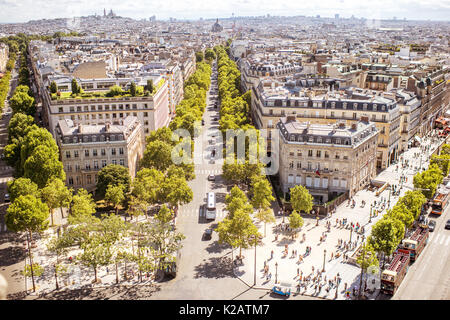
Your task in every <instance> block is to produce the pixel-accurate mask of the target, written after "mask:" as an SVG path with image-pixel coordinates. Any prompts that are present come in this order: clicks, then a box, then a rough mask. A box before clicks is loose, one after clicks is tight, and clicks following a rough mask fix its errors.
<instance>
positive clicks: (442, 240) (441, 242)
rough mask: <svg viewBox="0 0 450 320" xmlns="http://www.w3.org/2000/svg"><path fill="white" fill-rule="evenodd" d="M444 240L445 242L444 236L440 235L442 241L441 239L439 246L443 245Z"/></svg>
mask: <svg viewBox="0 0 450 320" xmlns="http://www.w3.org/2000/svg"><path fill="white" fill-rule="evenodd" d="M444 240H445V236H444V235H442V239H441V241H440V242H439V244H443V243H444Z"/></svg>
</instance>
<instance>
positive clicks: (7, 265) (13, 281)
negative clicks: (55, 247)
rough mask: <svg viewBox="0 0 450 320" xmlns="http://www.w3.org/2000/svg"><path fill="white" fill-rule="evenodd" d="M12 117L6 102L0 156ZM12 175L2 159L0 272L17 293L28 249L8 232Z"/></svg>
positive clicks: (0, 127)
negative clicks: (6, 198) (6, 194)
mask: <svg viewBox="0 0 450 320" xmlns="http://www.w3.org/2000/svg"><path fill="white" fill-rule="evenodd" d="M19 61H20V57H17V60H16V66H15V69H13V71H12V74H11V81H10V91H9V97H11V95H12V94H13V93H14V90H15V89H16V87H17V84H18V78H19V75H18V68H19ZM11 116H12V114H11V109H10V107H9V103H8V101H6V103H5V108H4V112H3V115H2V118H1V120H0V154H3V150H4V148H5V145H6V144H7V142H8V124H9V120H10V119H11ZM12 175H13V169H12V168H11V167H9V166H8V165H7V164H6V163H5V161H3V160H2V159H0V272H1V273H2V274H3V275H4V276H5V278H6V280H7V281H8V293H17V292H20V291H23V290H24V280H23V276H21V275H20V273H19V272H20V271H21V270H23V266H24V259H25V254H26V250H25V249H26V247H25V246H24V244H25V241H24V240H25V239H23V238H22V237H21V236H19V235H17V234H15V233H10V232H7V228H6V225H5V222H4V216H5V213H6V209H7V208H8V205H9V204H7V203H5V202H4V197H5V193H6V192H7V191H6V190H7V182H8V181H9V180H12V179H13V176H12Z"/></svg>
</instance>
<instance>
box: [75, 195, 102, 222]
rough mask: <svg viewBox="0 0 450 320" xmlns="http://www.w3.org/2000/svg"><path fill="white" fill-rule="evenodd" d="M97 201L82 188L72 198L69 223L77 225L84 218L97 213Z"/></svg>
mask: <svg viewBox="0 0 450 320" xmlns="http://www.w3.org/2000/svg"><path fill="white" fill-rule="evenodd" d="M95 207H96V204H95V201H94V199H92V195H91V194H89V193H88V192H87V190H85V189H83V188H80V189H78V191H77V193H76V194H75V195H74V196H73V197H72V206H71V208H70V215H69V223H71V224H75V223H77V222H79V221H80V219H82V218H83V217H90V216H92V215H93V214H94V213H95Z"/></svg>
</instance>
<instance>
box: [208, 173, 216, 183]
mask: <svg viewBox="0 0 450 320" xmlns="http://www.w3.org/2000/svg"><path fill="white" fill-rule="evenodd" d="M208 180H209V181H216V176H215V175H213V174H210V175H209V176H208Z"/></svg>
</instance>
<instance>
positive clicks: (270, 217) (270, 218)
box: [255, 208, 276, 237]
mask: <svg viewBox="0 0 450 320" xmlns="http://www.w3.org/2000/svg"><path fill="white" fill-rule="evenodd" d="M255 218H256V219H258V220H259V221H260V222H264V237H265V236H266V224H267V223H275V221H276V220H275V215H274V214H273V210H272V209H270V208H266V209H262V210H258V211H257V212H256V213H255Z"/></svg>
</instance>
